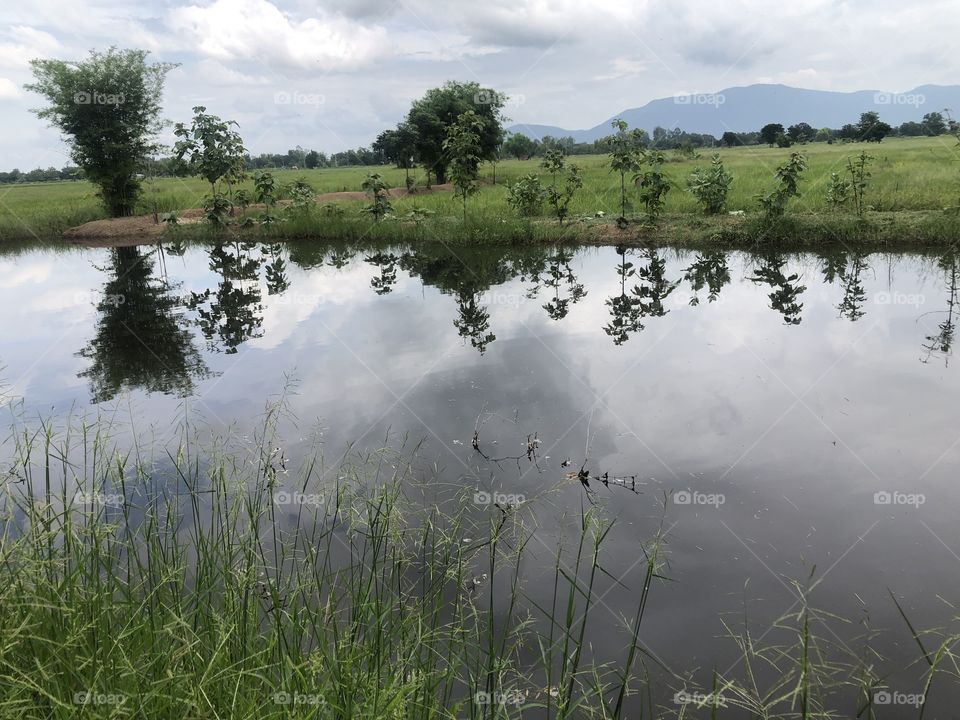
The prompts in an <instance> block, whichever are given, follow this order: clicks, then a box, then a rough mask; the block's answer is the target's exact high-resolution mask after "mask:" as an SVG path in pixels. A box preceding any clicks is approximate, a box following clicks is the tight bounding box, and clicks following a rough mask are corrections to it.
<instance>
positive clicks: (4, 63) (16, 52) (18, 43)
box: [0, 25, 60, 69]
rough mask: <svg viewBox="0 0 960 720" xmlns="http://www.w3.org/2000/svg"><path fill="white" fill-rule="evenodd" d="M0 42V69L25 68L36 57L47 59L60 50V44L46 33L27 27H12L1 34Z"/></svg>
mask: <svg viewBox="0 0 960 720" xmlns="http://www.w3.org/2000/svg"><path fill="white" fill-rule="evenodd" d="M2 38H3V39H2V42H0V67H4V68H8V69H23V68H26V67H27V66H28V65H29V64H30V61H31V60H32V59H33V58H36V57H49V56H50V55H53V54H55V53H56V52H57V51H59V50H60V43H59V42H57V39H56V38H55V37H54V36H53V35H51V34H50V33H48V32H44V31H43V30H37V29H36V28H33V27H29V26H27V25H14V26H13V27H11V28H10V29H9V30H7V31H6V32H4V33H3V35H2Z"/></svg>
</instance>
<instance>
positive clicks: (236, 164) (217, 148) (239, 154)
mask: <svg viewBox="0 0 960 720" xmlns="http://www.w3.org/2000/svg"><path fill="white" fill-rule="evenodd" d="M235 126H237V123H236V122H234V121H233V120H221V119H220V118H219V117H217V116H216V115H208V114H207V109H206V108H205V107H203V106H202V105H198V106H197V107H195V108H194V109H193V120H192V122H191V123H190V127H187V126H186V125H184V124H183V123H177V124H176V127H175V128H174V131H173V134H174V135H176V136H177V137H178V138H180V139H179V140H178V141H177V143H176V144H175V145H174V146H173V153H174V157H176V159H177V162H179V163H181V166H180V168H181V171H182V172H186V173H189V174H191V175H199V176H200V177H202V178H203V179H204V180H206V181H207V182H208V183H210V193H211V195H217V194H218V187H217V184H218V183H220V182H225V183H227V185H228V186H232V185H233V184H234V183H236V182H238V181H239V180H242V179H243V177H244V175H245V171H244V168H245V157H244V156H245V154H246V150H245V149H244V147H243V139H242V138H241V137H240V135H239V133H237V132H236V131H235V130H233V129H232V128H233V127H235Z"/></svg>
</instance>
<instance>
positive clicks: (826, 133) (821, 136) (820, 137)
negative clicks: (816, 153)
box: [814, 127, 833, 142]
mask: <svg viewBox="0 0 960 720" xmlns="http://www.w3.org/2000/svg"><path fill="white" fill-rule="evenodd" d="M814 139H815V140H816V141H817V142H830V141H831V140H833V131H832V130H831V129H830V128H825V127H824V128H820V129H819V130H817V134H816V137H815V138H814Z"/></svg>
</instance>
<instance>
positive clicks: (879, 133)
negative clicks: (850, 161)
mask: <svg viewBox="0 0 960 720" xmlns="http://www.w3.org/2000/svg"><path fill="white" fill-rule="evenodd" d="M891 132H893V128H892V127H890V126H889V125H887V123H885V122H883V121H882V120H881V119H880V115H879V113H875V112H865V113H862V114H861V115H860V122H858V123H857V139H859V140H862V141H864V142H880V141H881V140H883V139H884V138H885V137H886V136H887V135H889V134H890V133H891Z"/></svg>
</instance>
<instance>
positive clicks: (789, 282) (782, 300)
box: [750, 253, 807, 325]
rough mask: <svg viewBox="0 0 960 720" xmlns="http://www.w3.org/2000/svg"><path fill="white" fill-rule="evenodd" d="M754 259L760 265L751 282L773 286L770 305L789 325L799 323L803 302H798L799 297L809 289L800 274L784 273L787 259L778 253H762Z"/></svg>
mask: <svg viewBox="0 0 960 720" xmlns="http://www.w3.org/2000/svg"><path fill="white" fill-rule="evenodd" d="M754 260H755V261H756V262H757V263H758V267H757V269H756V270H755V271H754V275H753V277H751V278H750V280H751V282H754V283H758V284H764V285H769V286H770V287H771V288H773V292H771V293H770V294H769V295H768V296H767V297H769V298H770V307H771V308H772V309H773V310H776V311H777V312H779V313H780V314H781V315H782V316H783V321H784V322H785V323H786V324H787V325H799V324H800V321H801V319H802V318H801V316H800V314H801V312H802V311H803V303H801V302H798V299H799V297H800V296H801V295H802V294H803V291H804V290H806V289H807V288H806V287H805V286H803V285H801V284H800V283H799V280H800V276H799V275H798V274H796V273H793V274H791V275H786V274H785V273H784V268H785V267H786V265H787V261H786V260H785V259H784V258H783V256H782V255H780V254H778V253H767V254H762V255H759V256H757V257H755V258H754Z"/></svg>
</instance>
